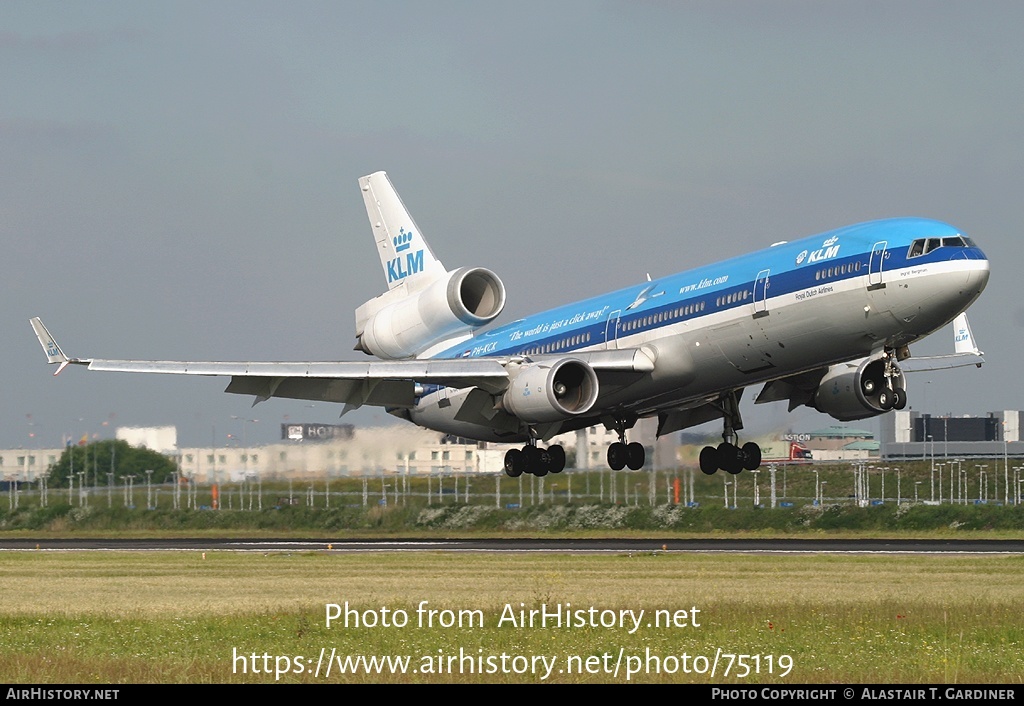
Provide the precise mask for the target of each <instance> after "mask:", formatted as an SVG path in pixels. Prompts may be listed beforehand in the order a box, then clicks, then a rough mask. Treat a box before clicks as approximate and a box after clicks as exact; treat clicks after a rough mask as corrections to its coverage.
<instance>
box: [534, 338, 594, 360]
mask: <svg viewBox="0 0 1024 706" xmlns="http://www.w3.org/2000/svg"><path fill="white" fill-rule="evenodd" d="M589 342H590V334H589V333H581V334H579V335H577V336H569V337H568V338H563V339H562V340H560V341H552V342H551V343H545V344H544V345H543V346H533V347H532V348H526V349H524V350H523V353H522V354H523V355H539V354H542V353H555V352H556V351H560V350H564V349H566V348H575V347H576V346H582V345H584V344H586V343H589Z"/></svg>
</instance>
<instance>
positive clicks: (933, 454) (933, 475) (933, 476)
mask: <svg viewBox="0 0 1024 706" xmlns="http://www.w3.org/2000/svg"><path fill="white" fill-rule="evenodd" d="M927 438H928V441H930V442H931V446H932V449H931V451H932V470H931V473H930V474H929V476H930V478H931V481H932V496H931V499H932V502H935V437H934V436H932V435H931V434H929V435H928V437H927ZM939 502H942V498H939Z"/></svg>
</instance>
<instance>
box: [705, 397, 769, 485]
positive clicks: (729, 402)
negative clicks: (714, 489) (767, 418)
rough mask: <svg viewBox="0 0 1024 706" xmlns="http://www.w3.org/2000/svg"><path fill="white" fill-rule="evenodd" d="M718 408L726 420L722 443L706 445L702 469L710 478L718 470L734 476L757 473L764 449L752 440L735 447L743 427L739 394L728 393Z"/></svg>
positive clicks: (721, 398) (719, 401) (721, 399)
mask: <svg viewBox="0 0 1024 706" xmlns="http://www.w3.org/2000/svg"><path fill="white" fill-rule="evenodd" d="M718 406H719V407H720V408H721V410H722V419H723V420H724V424H723V426H724V429H723V430H722V443H721V444H719V445H718V446H717V447H715V446H705V447H704V448H703V449H701V451H700V470H701V471H702V472H703V473H704V474H705V475H709V476H710V475H714V474H715V472H716V471H717V470H718V469H719V468H721V469H722V470H723V471H726V472H727V473H732V474H734V475H735V474H736V473H739V472H740V471H742V470H743V469H746V470H748V471H753V470H755V469H756V468H757V467H758V466H760V465H761V447H760V446H758V445H757V444H755V443H754V442H753V441H748V442H747V443H745V444H743V446H742V447H740V446H737V445H736V431H737V430H739V429H742V428H743V419H742V417H740V404H739V395H737V394H736V392H734V391H731V392H727V393H725V394H724V395H722V396H721V397H720V398H719V400H718Z"/></svg>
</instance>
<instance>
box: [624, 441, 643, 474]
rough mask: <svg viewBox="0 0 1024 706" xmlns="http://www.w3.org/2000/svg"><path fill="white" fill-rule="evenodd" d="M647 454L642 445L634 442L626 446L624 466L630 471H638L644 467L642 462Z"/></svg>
mask: <svg viewBox="0 0 1024 706" xmlns="http://www.w3.org/2000/svg"><path fill="white" fill-rule="evenodd" d="M646 456H647V452H646V451H644V445H643V444H641V443H639V442H637V441H634V442H633V443H631V444H628V445H627V446H626V465H627V466H628V467H629V470H631V471H639V470H640V469H641V468H643V467H644V460H645V459H646Z"/></svg>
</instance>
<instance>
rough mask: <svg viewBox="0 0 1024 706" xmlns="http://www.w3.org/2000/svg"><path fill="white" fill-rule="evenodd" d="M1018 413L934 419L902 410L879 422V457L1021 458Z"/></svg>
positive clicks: (1010, 411)
mask: <svg viewBox="0 0 1024 706" xmlns="http://www.w3.org/2000/svg"><path fill="white" fill-rule="evenodd" d="M1020 420H1021V413H1020V412H1019V411H1017V410H1006V411H1003V412H989V414H988V415H986V416H984V417H969V416H962V417H953V416H949V415H946V416H934V415H931V414H922V413H921V412H913V411H909V410H904V411H900V412H893V413H892V414H888V415H885V416H883V417H882V419H881V422H882V423H881V435H880V437H881V442H882V456H883V457H884V458H887V459H910V458H916V459H923V458H936V457H950V458H969V457H975V458H978V457H984V458H998V457H1000V456H1004V455H1005V456H1007V457H1009V456H1013V457H1022V456H1024V442H1022V441H1021V436H1020V432H1021V429H1020Z"/></svg>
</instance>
